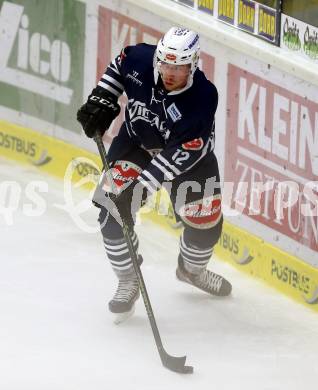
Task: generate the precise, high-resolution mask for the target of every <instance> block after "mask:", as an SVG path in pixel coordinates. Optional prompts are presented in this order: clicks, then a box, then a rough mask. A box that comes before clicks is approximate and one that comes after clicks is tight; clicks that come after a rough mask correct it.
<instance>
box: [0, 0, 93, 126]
mask: <svg viewBox="0 0 318 390" xmlns="http://www.w3.org/2000/svg"><path fill="white" fill-rule="evenodd" d="M0 26H1V33H0V47H1V54H0V89H1V95H0V105H2V106H5V107H8V108H10V109H13V110H15V111H19V112H23V113H24V114H28V115H31V116H34V117H36V118H40V119H42V120H45V121H48V122H51V123H54V124H57V125H58V126H61V127H63V128H67V129H69V130H74V131H77V130H78V131H79V130H80V129H79V126H78V125H77V123H76V120H75V118H73V116H74V115H70V113H72V112H76V109H77V108H78V107H79V105H80V104H81V102H82V94H83V91H82V84H83V61H84V44H85V33H84V32H85V4H83V3H81V2H79V1H67V2H66V1H63V0H55V1H51V0H42V1H37V0H28V1H23V0H14V1H1V0H0Z"/></svg>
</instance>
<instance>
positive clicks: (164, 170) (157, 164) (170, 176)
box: [151, 159, 175, 180]
mask: <svg viewBox="0 0 318 390" xmlns="http://www.w3.org/2000/svg"><path fill="white" fill-rule="evenodd" d="M151 164H152V165H153V166H155V167H156V168H158V169H159V170H160V171H161V172H162V173H163V174H164V175H165V176H166V178H167V179H168V180H173V179H174V178H175V176H174V175H173V174H172V173H171V172H169V171H168V170H167V169H166V167H163V166H162V165H161V164H159V163H158V161H156V159H154V160H152V161H151Z"/></svg>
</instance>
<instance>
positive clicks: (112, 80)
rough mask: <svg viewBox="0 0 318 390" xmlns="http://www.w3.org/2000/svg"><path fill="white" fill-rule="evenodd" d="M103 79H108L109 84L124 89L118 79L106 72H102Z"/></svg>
mask: <svg viewBox="0 0 318 390" xmlns="http://www.w3.org/2000/svg"><path fill="white" fill-rule="evenodd" d="M102 79H103V80H107V81H109V82H110V83H111V84H113V85H115V86H116V87H118V88H120V89H121V90H122V91H124V86H123V84H121V83H120V82H119V81H117V80H115V79H114V78H113V77H111V76H109V75H108V74H104V75H103V76H102Z"/></svg>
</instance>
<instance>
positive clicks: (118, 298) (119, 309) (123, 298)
mask: <svg viewBox="0 0 318 390" xmlns="http://www.w3.org/2000/svg"><path fill="white" fill-rule="evenodd" d="M142 261H143V259H142V257H141V256H140V255H139V257H138V263H139V265H140V264H141V263H142ZM139 297H140V290H139V284H138V279H137V276H136V274H135V272H134V271H133V272H132V273H131V274H130V275H129V276H127V277H121V278H120V279H119V281H118V287H117V290H116V292H115V295H114V297H113V299H112V300H111V301H110V302H109V303H108V308H109V311H110V312H111V313H113V314H115V320H114V322H115V323H116V324H119V323H120V322H123V321H125V320H126V319H128V318H129V317H131V316H132V315H133V314H134V312H135V302H136V301H137V299H138V298H139Z"/></svg>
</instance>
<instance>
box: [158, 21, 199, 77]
mask: <svg viewBox="0 0 318 390" xmlns="http://www.w3.org/2000/svg"><path fill="white" fill-rule="evenodd" d="M199 54H200V45H199V35H198V34H197V33H196V32H195V31H192V30H188V29H187V28H181V27H171V28H170V30H169V31H168V32H167V33H166V34H165V35H164V36H163V37H162V38H161V39H160V40H159V42H158V45H157V51H156V56H157V62H159V61H163V62H166V63H168V64H174V65H184V64H191V76H190V77H191V79H192V77H193V74H194V72H195V70H196V69H197V67H198V62H199Z"/></svg>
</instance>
